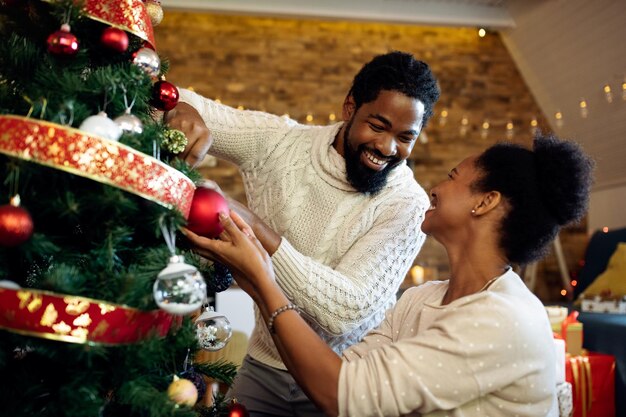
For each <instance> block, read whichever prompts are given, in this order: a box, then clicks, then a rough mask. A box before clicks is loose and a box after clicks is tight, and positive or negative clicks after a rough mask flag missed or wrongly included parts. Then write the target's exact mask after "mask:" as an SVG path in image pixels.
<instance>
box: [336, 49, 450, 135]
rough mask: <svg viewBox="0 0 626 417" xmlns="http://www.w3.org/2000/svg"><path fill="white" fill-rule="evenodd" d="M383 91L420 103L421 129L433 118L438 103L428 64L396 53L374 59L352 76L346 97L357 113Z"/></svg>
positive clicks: (404, 54)
mask: <svg viewBox="0 0 626 417" xmlns="http://www.w3.org/2000/svg"><path fill="white" fill-rule="evenodd" d="M383 90H385V91H398V92H400V93H402V94H404V95H405V96H407V97H411V98H416V99H418V100H419V101H421V102H422V103H424V121H423V124H422V127H424V126H426V122H427V121H428V119H429V118H430V117H431V116H432V115H433V107H434V106H435V103H436V102H437V100H438V99H439V86H438V85H437V79H436V78H435V76H434V75H433V73H432V71H431V70H430V67H429V66H428V64H426V63H425V62H422V61H418V60H417V59H415V58H414V57H413V55H411V54H408V53H406V52H400V51H393V52H389V53H387V54H383V55H378V56H376V57H374V59H372V60H371V61H370V62H368V63H367V64H365V65H364V66H363V68H361V70H360V71H359V72H358V74H356V75H355V77H354V80H353V81H352V87H351V88H350V91H349V92H348V95H352V97H353V98H354V104H355V106H356V108H357V109H358V108H359V107H361V105H362V104H363V103H370V102H372V101H374V100H376V98H377V97H378V94H380V92H381V91H383Z"/></svg>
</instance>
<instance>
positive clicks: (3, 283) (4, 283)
mask: <svg viewBox="0 0 626 417" xmlns="http://www.w3.org/2000/svg"><path fill="white" fill-rule="evenodd" d="M0 288H6V289H9V290H19V289H20V288H22V287H20V285H19V284H18V283H17V282H15V281H9V280H8V279H2V280H0Z"/></svg>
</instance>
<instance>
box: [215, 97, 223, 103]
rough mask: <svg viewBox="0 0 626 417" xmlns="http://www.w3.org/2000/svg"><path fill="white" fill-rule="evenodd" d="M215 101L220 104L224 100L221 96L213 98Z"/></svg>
mask: <svg viewBox="0 0 626 417" xmlns="http://www.w3.org/2000/svg"><path fill="white" fill-rule="evenodd" d="M213 101H215V102H216V103H217V104H220V103H221V102H222V100H220V98H219V97H218V98H216V99H215V100H213Z"/></svg>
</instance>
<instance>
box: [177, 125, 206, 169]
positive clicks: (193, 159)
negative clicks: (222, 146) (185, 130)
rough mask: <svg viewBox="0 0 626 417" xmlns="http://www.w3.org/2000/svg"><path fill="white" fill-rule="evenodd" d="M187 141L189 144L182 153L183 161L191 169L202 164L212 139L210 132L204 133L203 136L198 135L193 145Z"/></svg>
mask: <svg viewBox="0 0 626 417" xmlns="http://www.w3.org/2000/svg"><path fill="white" fill-rule="evenodd" d="M188 139H189V141H190V143H188V144H187V147H186V148H185V150H184V151H183V159H184V160H185V161H186V162H187V163H188V164H189V165H191V167H195V166H196V165H198V164H199V163H200V162H202V160H203V159H204V157H205V156H206V154H207V152H208V151H209V149H210V148H211V144H212V143H213V138H212V137H211V133H210V132H206V133H204V134H200V135H199V137H198V138H197V139H196V140H195V141H194V142H193V143H191V139H190V138H188Z"/></svg>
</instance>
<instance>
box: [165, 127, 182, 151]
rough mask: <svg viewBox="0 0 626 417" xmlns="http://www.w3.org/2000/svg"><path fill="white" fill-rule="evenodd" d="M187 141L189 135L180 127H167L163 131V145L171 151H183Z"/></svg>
mask: <svg viewBox="0 0 626 417" xmlns="http://www.w3.org/2000/svg"><path fill="white" fill-rule="evenodd" d="M187 143H188V141H187V136H185V134H184V133H183V132H181V131H180V130H178V129H167V130H166V131H165V132H163V142H161V147H162V148H164V149H165V150H167V151H168V152H170V153H173V154H178V153H181V152H182V151H184V150H185V147H186V146H187Z"/></svg>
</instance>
